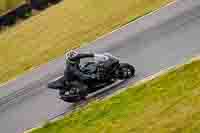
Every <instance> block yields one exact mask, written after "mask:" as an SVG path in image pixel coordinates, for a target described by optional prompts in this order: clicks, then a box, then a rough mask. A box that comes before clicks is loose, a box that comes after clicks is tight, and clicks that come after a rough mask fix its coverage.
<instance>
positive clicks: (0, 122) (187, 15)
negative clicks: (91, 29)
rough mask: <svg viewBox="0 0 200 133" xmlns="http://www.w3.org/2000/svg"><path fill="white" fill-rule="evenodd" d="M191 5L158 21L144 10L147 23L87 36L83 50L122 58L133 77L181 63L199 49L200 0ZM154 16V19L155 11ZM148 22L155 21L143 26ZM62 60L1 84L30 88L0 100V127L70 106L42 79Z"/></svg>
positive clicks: (24, 124) (15, 126)
mask: <svg viewBox="0 0 200 133" xmlns="http://www.w3.org/2000/svg"><path fill="white" fill-rule="evenodd" d="M185 1H186V0H185ZM183 3H184V0H183ZM185 3H187V2H185ZM194 3H195V2H194ZM195 5H196V6H194V7H193V8H192V9H191V10H188V11H185V12H184V13H181V14H179V15H177V16H176V17H173V18H171V19H169V20H165V21H163V23H158V24H156V23H154V21H155V19H153V18H151V16H148V17H147V18H145V19H144V20H141V21H145V22H146V23H147V24H146V25H144V23H143V26H142V29H143V31H142V30H141V32H138V33H136V32H135V31H134V29H136V28H135V27H138V26H139V25H140V21H138V22H136V23H135V24H131V25H129V26H128V27H127V28H125V29H124V30H122V31H120V32H118V33H116V34H111V35H109V36H110V37H107V38H104V39H101V40H99V41H95V42H92V43H93V46H90V47H87V48H85V49H83V51H87V50H88V49H92V50H93V51H97V52H110V53H112V54H113V55H115V56H118V57H120V58H121V59H122V61H124V62H129V63H131V64H133V65H135V67H136V70H137V71H136V72H137V73H136V77H135V78H134V79H133V80H132V82H135V81H138V80H140V79H143V78H144V77H147V76H149V75H151V74H154V73H156V72H159V71H160V70H161V69H164V68H167V67H169V66H172V65H175V64H179V63H182V62H184V61H185V60H186V59H189V58H190V57H192V56H193V55H197V54H200V2H198V1H197V2H196V3H195ZM198 5H199V6H198ZM183 7H186V5H182V7H181V9H180V10H183V9H182V8H183ZM174 8H175V7H173V8H172V9H174ZM177 8H178V7H177ZM165 12H166V16H165V15H163V14H162V16H160V17H167V15H168V14H169V13H167V11H165ZM154 17H155V18H157V19H159V14H157V15H155V16H154ZM152 19H153V20H152ZM150 24H155V25H156V26H152V27H150V28H147V27H148V26H149V25H150ZM103 43H104V44H103ZM101 44H102V45H101ZM97 45H98V46H97ZM100 45H101V46H100ZM63 66H64V61H63V58H60V59H58V60H55V61H52V62H50V63H48V64H46V65H43V66H42V67H41V68H40V69H38V70H34V71H33V72H31V73H28V74H26V76H25V77H21V78H19V79H17V80H16V81H13V82H10V83H9V84H7V85H4V86H2V87H0V89H8V88H12V89H16V88H22V89H28V90H29V91H27V92H26V93H24V94H21V95H23V96H21V97H18V98H13V100H12V101H11V102H9V103H6V102H4V103H0V130H1V132H2V133H21V132H22V131H24V130H25V129H27V128H31V127H34V126H36V125H37V124H38V123H40V122H42V121H45V120H46V119H49V118H52V117H54V116H56V115H59V114H61V113H63V112H68V111H70V110H71V109H72V108H73V105H72V104H69V103H64V102H62V101H61V100H59V99H58V98H57V96H58V95H57V93H56V92H57V91H55V90H50V89H47V88H46V84H47V82H49V81H50V80H52V79H55V78H56V77H58V76H60V75H61V74H62V71H63ZM13 97H14V96H13Z"/></svg>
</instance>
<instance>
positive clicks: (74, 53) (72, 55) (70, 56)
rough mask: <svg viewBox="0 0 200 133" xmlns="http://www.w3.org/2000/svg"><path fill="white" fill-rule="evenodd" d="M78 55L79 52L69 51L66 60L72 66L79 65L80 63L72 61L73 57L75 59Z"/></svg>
mask: <svg viewBox="0 0 200 133" xmlns="http://www.w3.org/2000/svg"><path fill="white" fill-rule="evenodd" d="M77 55H78V52H76V51H73V50H71V51H69V52H67V53H66V54H65V59H66V61H67V62H69V63H70V64H77V63H79V62H78V61H72V60H71V59H72V58H73V57H75V56H77Z"/></svg>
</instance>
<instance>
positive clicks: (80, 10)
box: [0, 0, 172, 83]
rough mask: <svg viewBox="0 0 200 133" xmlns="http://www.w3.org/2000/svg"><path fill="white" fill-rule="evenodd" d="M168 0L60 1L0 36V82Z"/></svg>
mask: <svg viewBox="0 0 200 133" xmlns="http://www.w3.org/2000/svg"><path fill="white" fill-rule="evenodd" d="M170 1H172V0H123V1H122V0H121V1H116V0H64V1H63V2H61V3H60V4H58V5H56V6H53V7H50V8H49V9H47V10H46V11H44V12H42V13H41V14H39V15H37V16H34V17H31V18H30V19H29V20H28V21H25V22H24V23H22V24H19V25H17V26H16V27H14V28H11V29H9V30H8V31H6V32H3V33H2V34H0V73H1V74H0V83H1V82H5V81H7V80H9V79H11V78H14V77H15V76H16V75H19V74H22V73H23V72H25V71H27V70H29V69H30V68H32V67H35V66H38V65H40V64H43V63H45V62H47V61H49V60H51V59H53V58H56V57H59V56H61V55H63V54H64V52H65V51H67V50H69V49H73V48H77V47H80V46H81V44H83V43H87V42H90V41H92V40H94V39H96V38H97V37H99V36H102V35H104V34H105V33H108V32H110V31H112V30H114V29H116V28H118V27H120V26H122V25H124V24H126V23H128V22H130V21H131V20H134V19H135V18H138V17H140V16H142V15H144V14H146V13H149V12H150V11H153V10H156V9H158V8H160V7H161V6H163V5H165V4H167V3H169V2H170Z"/></svg>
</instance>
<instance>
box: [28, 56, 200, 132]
mask: <svg viewBox="0 0 200 133" xmlns="http://www.w3.org/2000/svg"><path fill="white" fill-rule="evenodd" d="M182 132H184V133H198V132H200V61H199V60H198V61H197V60H196V61H193V62H192V63H190V64H186V65H184V66H182V67H179V68H178V69H172V70H171V71H170V72H168V73H166V74H164V75H161V76H160V77H157V78H155V79H153V80H150V81H146V82H145V83H142V84H139V85H137V86H130V87H129V88H128V90H126V91H124V92H122V93H120V94H119V95H116V96H114V97H112V98H110V99H107V100H104V101H100V102H98V101H96V102H93V103H91V104H89V105H88V106H87V107H85V108H83V109H80V110H79V111H76V112H74V113H72V114H70V115H69V116H66V117H65V118H64V119H61V120H59V121H56V122H54V123H51V124H50V123H48V124H46V125H45V127H44V128H41V129H38V130H35V131H33V132H32V133H182Z"/></svg>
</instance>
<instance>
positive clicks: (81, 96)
mask: <svg viewBox="0 0 200 133" xmlns="http://www.w3.org/2000/svg"><path fill="white" fill-rule="evenodd" d="M72 84H73V85H72V86H71V87H70V90H68V91H66V92H65V95H63V96H62V98H61V99H62V100H64V101H66V102H78V101H81V100H85V99H86V96H87V86H86V85H84V84H81V83H79V82H75V83H72Z"/></svg>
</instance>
